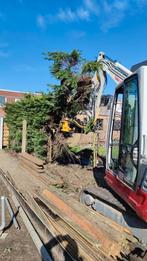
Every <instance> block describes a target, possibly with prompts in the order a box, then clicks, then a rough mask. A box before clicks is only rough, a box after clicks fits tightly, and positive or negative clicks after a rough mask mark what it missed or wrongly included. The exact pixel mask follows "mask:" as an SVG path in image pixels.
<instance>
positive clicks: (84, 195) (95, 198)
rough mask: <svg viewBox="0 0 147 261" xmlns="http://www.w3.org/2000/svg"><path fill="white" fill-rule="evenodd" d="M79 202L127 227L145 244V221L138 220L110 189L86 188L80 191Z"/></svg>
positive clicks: (146, 243)
mask: <svg viewBox="0 0 147 261" xmlns="http://www.w3.org/2000/svg"><path fill="white" fill-rule="evenodd" d="M80 202H81V203H83V204H85V205H87V206H88V207H91V208H92V209H94V210H95V211H97V212H99V213H100V214H102V215H104V216H106V217H108V218H110V219H112V220H114V221H115V222H116V223H118V224H120V225H122V226H124V227H127V228H129V229H130V230H131V231H132V233H133V235H134V236H135V237H136V238H138V240H139V241H141V242H143V243H144V244H145V245H146V246H147V223H145V222H144V221H142V220H140V219H139V218H138V217H137V216H136V214H135V212H134V211H133V210H132V209H131V208H130V207H129V206H128V205H127V204H126V203H125V202H124V201H123V200H122V199H120V198H119V196H118V195H116V194H115V193H114V192H112V191H111V190H110V189H109V190H108V189H107V188H103V187H98V188H86V189H84V190H83V191H82V192H81V195H80Z"/></svg>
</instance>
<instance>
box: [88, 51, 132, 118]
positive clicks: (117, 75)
mask: <svg viewBox="0 0 147 261" xmlns="http://www.w3.org/2000/svg"><path fill="white" fill-rule="evenodd" d="M97 61H98V62H99V63H100V65H101V66H100V68H99V70H98V72H95V74H94V76H93V79H92V82H93V84H92V93H91V98H90V103H91V108H92V117H93V118H94V119H95V122H96V120H97V119H98V117H99V109H100V102H101V97H102V93H103V90H104V86H105V82H106V77H105V75H107V74H108V75H109V76H110V77H111V79H112V80H114V82H115V83H116V84H120V83H121V82H122V81H123V80H124V79H125V78H127V77H128V76H129V75H131V74H132V72H131V71H130V70H128V69H127V68H126V67H125V66H123V65H122V64H120V63H118V62H117V61H114V60H112V59H111V58H109V57H108V56H106V55H105V54H104V53H103V52H100V53H99V55H98V58H97Z"/></svg>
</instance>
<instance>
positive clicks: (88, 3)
mask: <svg viewBox="0 0 147 261" xmlns="http://www.w3.org/2000/svg"><path fill="white" fill-rule="evenodd" d="M83 2H84V6H85V7H86V8H87V9H88V10H89V11H91V12H93V13H95V14H99V5H98V1H95V0H84V1H83Z"/></svg>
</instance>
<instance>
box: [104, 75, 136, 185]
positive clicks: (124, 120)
mask: <svg viewBox="0 0 147 261" xmlns="http://www.w3.org/2000/svg"><path fill="white" fill-rule="evenodd" d="M138 101H139V99H138V82H137V75H134V76H133V77H132V76H131V77H130V78H128V79H127V80H126V81H124V83H123V85H122V86H120V87H119V88H118V89H117V90H116V93H115V98H114V105H113V110H112V120H111V126H112V127H111V128H110V129H111V134H110V139H109V153H108V154H109V168H110V169H111V170H112V171H113V173H114V175H117V177H118V178H119V179H121V180H122V181H123V182H124V183H126V184H127V185H128V186H129V187H131V188H133V189H135V184H136V179H137V171H138V154H139V153H138V150H139V139H138V136H139V135H138V133H139V124H138V118H139V117H138ZM118 105H119V107H120V111H119V126H118V127H117V128H116V122H117V121H118Z"/></svg>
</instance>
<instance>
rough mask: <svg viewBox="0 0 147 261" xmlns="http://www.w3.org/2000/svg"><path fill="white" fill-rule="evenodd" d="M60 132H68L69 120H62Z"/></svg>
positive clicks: (69, 129)
mask: <svg viewBox="0 0 147 261" xmlns="http://www.w3.org/2000/svg"><path fill="white" fill-rule="evenodd" d="M61 131H63V132H70V131H72V129H71V128H70V122H69V120H63V121H62V125H61Z"/></svg>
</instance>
